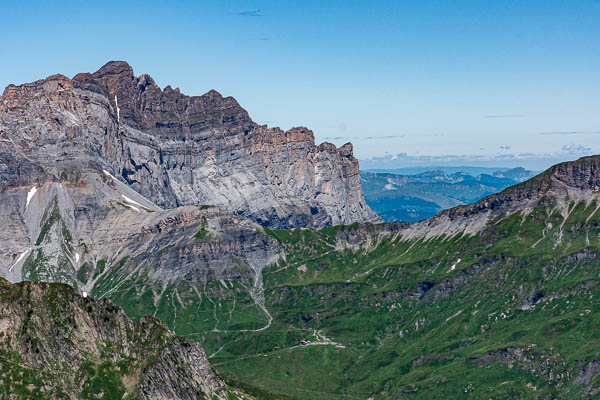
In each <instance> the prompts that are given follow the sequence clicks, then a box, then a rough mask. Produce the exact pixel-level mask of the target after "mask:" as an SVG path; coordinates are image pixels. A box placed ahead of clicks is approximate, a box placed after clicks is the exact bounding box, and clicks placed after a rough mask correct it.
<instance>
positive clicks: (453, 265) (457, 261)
mask: <svg viewBox="0 0 600 400" xmlns="http://www.w3.org/2000/svg"><path fill="white" fill-rule="evenodd" d="M459 262H460V258H459V259H458V260H456V262H455V263H454V264H452V266H451V267H450V271H454V269H455V268H456V266H457V265H458V263H459Z"/></svg>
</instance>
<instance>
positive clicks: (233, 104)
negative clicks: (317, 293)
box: [0, 62, 379, 228]
mask: <svg viewBox="0 0 600 400" xmlns="http://www.w3.org/2000/svg"><path fill="white" fill-rule="evenodd" d="M90 170H93V171H96V172H101V171H102V170H106V171H108V172H110V173H111V174H112V175H114V176H115V177H117V179H119V180H121V181H122V182H124V183H126V184H127V185H128V186H130V187H131V188H132V189H134V190H135V191H136V192H138V193H140V194H141V195H142V196H144V197H145V198H147V199H148V200H150V201H151V202H153V203H154V204H156V205H157V206H159V207H161V208H175V207H178V206H183V205H201V204H210V205H217V206H221V207H223V208H225V209H226V210H227V211H228V212H230V213H234V214H238V215H242V216H245V217H248V218H250V219H252V220H254V221H256V222H258V223H260V224H262V225H266V226H272V227H280V228H283V227H298V226H305V227H323V226H329V225H335V224H347V223H352V222H367V221H379V217H378V216H377V215H376V214H375V213H374V212H373V211H372V210H371V209H370V208H369V207H368V206H367V205H366V203H365V201H364V198H363V194H362V189H361V186H360V176H359V168H358V161H357V160H356V159H355V158H354V157H353V153H352V145H351V144H350V143H348V144H346V145H344V146H342V147H340V148H336V147H335V146H334V145H332V144H330V143H323V144H321V145H319V146H316V145H315V143H314V136H313V133H312V132H311V131H310V130H308V129H306V128H293V129H291V130H289V131H282V130H280V129H278V128H267V127H266V126H264V125H258V124H256V123H254V122H253V121H252V120H251V119H250V117H249V116H248V113H247V112H246V111H245V110H244V109H243V108H241V107H240V105H239V104H238V103H237V101H236V100H235V99H233V98H232V97H222V96H221V95H220V94H219V93H217V92H216V91H214V90H213V91H210V92H208V93H206V94H204V95H202V96H194V97H188V96H185V95H183V94H181V93H180V92H179V90H178V89H175V90H173V89H172V88H171V87H166V88H165V89H164V90H161V89H160V88H159V87H158V86H157V85H156V84H155V83H154V81H153V80H152V78H151V77H149V76H148V75H140V76H134V74H133V70H132V68H131V67H130V66H129V65H128V64H127V63H124V62H109V63H108V64H106V65H105V66H104V67H102V68H101V69H100V70H99V71H97V72H95V73H93V74H78V75H76V76H75V77H74V78H73V79H69V78H66V77H64V76H62V75H54V76H51V77H49V78H46V79H44V80H41V81H37V82H34V83H30V84H24V85H21V86H14V85H10V86H8V87H7V88H6V90H5V91H4V94H3V96H2V103H1V104H0V190H9V189H10V188H12V187H23V186H28V185H34V184H36V183H42V182H48V181H53V182H56V181H58V180H61V179H63V180H64V179H67V178H76V177H77V176H82V175H83V174H85V173H86V172H88V171H90Z"/></svg>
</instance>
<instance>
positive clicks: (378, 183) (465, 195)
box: [361, 168, 535, 222]
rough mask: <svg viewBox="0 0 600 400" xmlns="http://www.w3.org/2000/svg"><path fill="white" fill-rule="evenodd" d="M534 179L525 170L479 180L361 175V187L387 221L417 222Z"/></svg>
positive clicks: (436, 173) (433, 175) (467, 176)
mask: <svg viewBox="0 0 600 400" xmlns="http://www.w3.org/2000/svg"><path fill="white" fill-rule="evenodd" d="M534 175H535V174H534V172H533V171H528V170H525V169H523V168H514V169H511V170H508V171H504V172H500V171H497V172H495V173H494V174H493V175H488V174H480V175H477V176H472V175H470V174H468V173H465V172H455V173H452V174H448V173H445V172H443V171H427V172H423V173H420V174H417V175H397V174H391V173H374V172H364V171H361V183H362V187H363V191H364V193H365V200H366V201H367V204H368V205H369V206H371V207H372V208H373V209H374V210H375V211H376V212H377V213H378V214H379V215H380V216H381V217H382V218H383V219H384V220H386V221H387V222H394V221H406V222H416V221H420V220H423V219H426V218H429V217H432V216H433V215H435V214H437V213H438V212H440V211H442V210H445V209H447V208H451V207H456V206H457V205H461V204H467V203H472V202H475V201H477V200H479V199H481V198H482V197H484V196H488V195H490V194H493V193H496V192H499V191H500V190H502V189H504V188H506V187H508V186H511V185H515V184H517V183H519V182H522V181H524V180H526V179H528V178H531V177H533V176H534Z"/></svg>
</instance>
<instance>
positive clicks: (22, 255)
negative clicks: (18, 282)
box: [8, 249, 30, 272]
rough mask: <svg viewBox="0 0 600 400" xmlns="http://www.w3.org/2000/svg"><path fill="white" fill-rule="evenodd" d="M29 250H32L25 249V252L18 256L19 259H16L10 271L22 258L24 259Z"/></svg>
mask: <svg viewBox="0 0 600 400" xmlns="http://www.w3.org/2000/svg"><path fill="white" fill-rule="evenodd" d="M29 250H30V249H27V250H25V251H24V252H23V253H22V254H21V255H20V256H19V258H17V261H15V263H14V264H13V265H11V266H10V267H9V268H8V271H9V272H12V270H13V268H14V267H15V265H17V264H18V263H19V261H21V260H22V259H23V257H25V256H26V255H27V253H29Z"/></svg>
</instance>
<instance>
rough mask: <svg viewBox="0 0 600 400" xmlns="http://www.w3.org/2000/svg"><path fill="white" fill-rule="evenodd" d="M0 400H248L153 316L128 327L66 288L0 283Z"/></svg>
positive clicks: (108, 309) (196, 348)
mask: <svg viewBox="0 0 600 400" xmlns="http://www.w3.org/2000/svg"><path fill="white" fill-rule="evenodd" d="M0 397H2V398H6V399H9V398H10V399H13V398H14V399H17V398H23V399H32V398H35V399H51V398H52V399H56V398H68V399H98V398H103V399H124V398H127V399H165V400H173V399H189V400H196V399H250V397H249V396H247V395H244V394H242V393H241V392H239V391H235V390H233V389H231V388H230V387H227V386H226V385H225V383H224V382H223V381H222V380H221V379H220V378H219V377H218V376H217V375H216V374H215V373H214V371H213V369H212V367H211V366H210V364H209V363H208V360H207V358H206V355H205V354H204V350H202V348H201V347H200V345H199V344H198V343H197V342H195V341H192V340H189V339H184V338H181V337H178V336H175V335H174V334H173V333H171V332H169V331H168V330H167V328H166V326H165V325H164V324H163V323H162V322H161V321H159V320H158V319H156V318H153V317H145V318H143V319H142V320H140V321H139V322H135V323H133V322H131V321H130V320H129V319H128V318H127V317H126V316H125V314H124V313H123V312H122V311H121V310H120V309H119V308H118V307H115V306H114V305H113V304H112V303H111V302H110V301H106V300H102V301H98V302H96V301H94V300H92V299H90V298H83V297H81V296H79V295H77V294H76V293H75V292H74V291H73V289H72V288H70V287H68V286H66V285H62V284H43V283H32V282H26V283H20V284H14V285H13V284H10V283H8V282H7V281H5V280H4V279H2V278H0Z"/></svg>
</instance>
